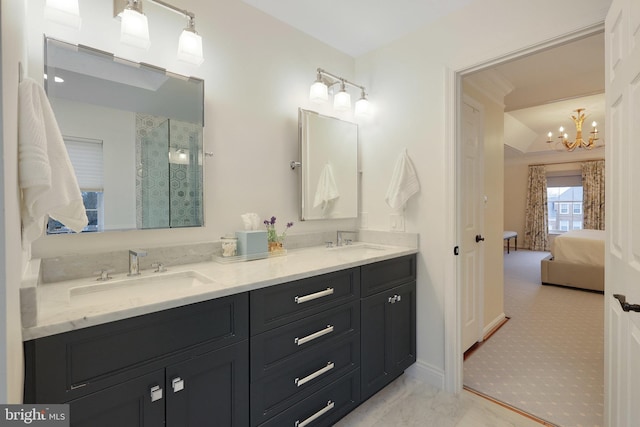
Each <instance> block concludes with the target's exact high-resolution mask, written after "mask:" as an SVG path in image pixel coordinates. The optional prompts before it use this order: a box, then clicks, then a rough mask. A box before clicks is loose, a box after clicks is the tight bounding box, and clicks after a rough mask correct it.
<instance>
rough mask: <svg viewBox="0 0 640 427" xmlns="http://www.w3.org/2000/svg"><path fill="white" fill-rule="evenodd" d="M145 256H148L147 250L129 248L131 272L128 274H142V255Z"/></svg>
mask: <svg viewBox="0 0 640 427" xmlns="http://www.w3.org/2000/svg"><path fill="white" fill-rule="evenodd" d="M143 256H147V251H143V250H140V249H129V274H127V276H138V275H139V274H140V257H143Z"/></svg>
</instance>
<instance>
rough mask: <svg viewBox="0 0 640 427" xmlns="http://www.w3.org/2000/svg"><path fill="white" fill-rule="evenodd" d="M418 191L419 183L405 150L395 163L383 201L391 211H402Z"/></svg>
mask: <svg viewBox="0 0 640 427" xmlns="http://www.w3.org/2000/svg"><path fill="white" fill-rule="evenodd" d="M418 191H420V182H418V176H417V175H416V171H415V169H414V168H413V164H412V163H411V159H409V156H408V154H407V149H406V148H405V149H404V150H403V151H402V153H401V154H400V157H398V160H397V161H396V166H395V168H394V169H393V175H392V176H391V182H390V183H389V188H388V189H387V195H386V196H385V198H384V200H385V201H386V202H387V204H388V205H389V206H390V207H391V208H393V209H403V208H404V205H405V204H406V203H407V200H409V199H410V198H411V196H413V195H414V194H416V193H417V192H418Z"/></svg>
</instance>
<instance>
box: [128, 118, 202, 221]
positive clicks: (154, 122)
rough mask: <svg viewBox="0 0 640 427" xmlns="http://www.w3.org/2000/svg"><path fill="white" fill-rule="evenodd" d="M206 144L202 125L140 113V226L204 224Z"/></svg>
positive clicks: (138, 208) (138, 218)
mask: <svg viewBox="0 0 640 427" xmlns="http://www.w3.org/2000/svg"><path fill="white" fill-rule="evenodd" d="M201 141H202V128H201V127H200V126H198V125H195V124H192V123H187V122H181V121H177V120H168V119H166V118H164V117H157V116H152V115H147V114H136V164H137V174H136V222H137V226H138V228H167V227H190V226H198V225H202V187H201V182H202V159H201V152H202V149H201V146H202V145H201ZM178 150H183V153H185V157H186V158H185V159H179V158H177V154H176V152H177V151H178ZM170 152H171V153H172V155H171V157H170V154H169V153H170Z"/></svg>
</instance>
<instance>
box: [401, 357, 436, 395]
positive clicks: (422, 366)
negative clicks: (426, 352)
mask: <svg viewBox="0 0 640 427" xmlns="http://www.w3.org/2000/svg"><path fill="white" fill-rule="evenodd" d="M404 373H405V375H408V376H410V377H412V378H417V379H419V380H422V381H424V382H426V383H427V384H429V385H432V386H434V387H437V388H438V389H440V390H444V371H443V370H442V369H440V368H437V367H435V366H433V365H430V364H428V363H426V362H423V361H421V360H418V361H416V363H414V364H413V365H411V366H409V367H408V368H407V370H406V371H404Z"/></svg>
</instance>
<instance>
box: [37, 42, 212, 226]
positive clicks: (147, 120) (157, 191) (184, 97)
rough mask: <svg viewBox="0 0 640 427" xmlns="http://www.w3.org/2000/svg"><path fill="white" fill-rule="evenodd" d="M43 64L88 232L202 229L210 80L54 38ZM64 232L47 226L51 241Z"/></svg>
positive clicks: (53, 224)
mask: <svg viewBox="0 0 640 427" xmlns="http://www.w3.org/2000/svg"><path fill="white" fill-rule="evenodd" d="M44 60H45V63H44V73H45V88H46V91H47V95H48V97H49V100H50V102H51V105H52V107H53V110H54V113H55V116H56V120H57V121H58V124H59V126H60V130H61V131H62V135H63V137H64V140H65V145H66V147H67V152H68V153H69V157H70V159H71V162H72V164H73V166H74V169H75V172H76V176H77V178H78V183H79V184H80V189H81V191H82V194H83V198H84V201H85V207H86V209H87V216H88V218H89V225H88V226H87V228H85V230H83V231H94V232H95V231H109V230H131V229H149V228H174V227H199V226H202V225H203V216H204V215H203V206H204V203H203V171H202V160H203V159H202V158H203V148H202V147H203V144H202V133H203V127H204V119H203V117H204V81H203V80H201V79H196V78H193V77H185V76H180V75H177V74H173V73H170V72H167V71H166V70H164V69H160V68H157V67H154V66H151V65H148V64H139V63H134V62H130V61H126V60H122V59H120V58H117V57H115V56H114V55H112V54H109V53H106V52H102V51H99V50H96V49H93V48H90V47H87V46H82V45H78V46H77V45H73V44H69V43H66V42H62V41H59V40H55V39H52V38H49V37H45V52H44ZM67 232H69V230H67V229H66V228H65V227H64V226H63V225H62V224H60V223H58V222H57V221H54V220H50V221H49V224H48V227H47V234H60V233H67Z"/></svg>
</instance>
